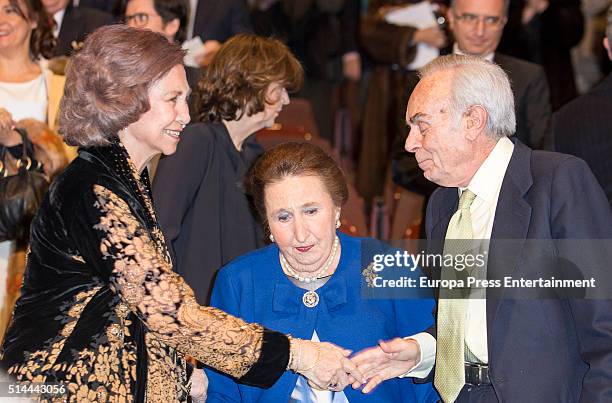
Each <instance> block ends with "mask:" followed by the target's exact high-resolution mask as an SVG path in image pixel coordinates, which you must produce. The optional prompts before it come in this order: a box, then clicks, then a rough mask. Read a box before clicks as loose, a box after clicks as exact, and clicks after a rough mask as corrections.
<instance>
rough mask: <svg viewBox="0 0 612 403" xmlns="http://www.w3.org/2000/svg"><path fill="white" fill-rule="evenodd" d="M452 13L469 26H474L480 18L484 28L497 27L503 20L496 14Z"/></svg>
mask: <svg viewBox="0 0 612 403" xmlns="http://www.w3.org/2000/svg"><path fill="white" fill-rule="evenodd" d="M453 14H454V16H455V18H456V19H458V20H459V21H461V22H462V23H464V24H465V25H468V26H471V27H473V26H476V25H477V24H478V23H479V22H480V20H482V21H483V22H484V26H485V27H486V28H499V27H500V26H501V25H502V23H503V21H504V19H503V18H502V17H500V16H498V15H476V14H472V13H463V14H456V13H454V12H453Z"/></svg>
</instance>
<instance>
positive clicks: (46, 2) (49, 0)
mask: <svg viewBox="0 0 612 403" xmlns="http://www.w3.org/2000/svg"><path fill="white" fill-rule="evenodd" d="M69 1H70V0H42V4H43V6H45V10H47V13H49V15H50V16H53V14H55V13H57V12H58V11H60V10H63V9H65V8H66V7H68V2H69Z"/></svg>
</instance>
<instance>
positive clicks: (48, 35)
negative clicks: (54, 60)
mask: <svg viewBox="0 0 612 403" xmlns="http://www.w3.org/2000/svg"><path fill="white" fill-rule="evenodd" d="M9 4H10V5H11V6H13V7H14V8H15V10H17V14H19V16H20V17H21V18H23V19H24V20H26V21H29V22H30V21H34V22H36V28H34V29H33V30H32V35H31V36H30V57H31V58H32V59H34V60H36V59H38V58H39V57H40V56H41V55H42V56H43V57H44V58H46V59H50V58H51V57H53V50H54V49H55V46H56V45H57V40H56V39H55V37H54V36H53V27H54V26H55V21H54V20H53V18H51V17H50V16H49V14H47V11H45V8H44V7H43V5H42V2H41V1H40V0H22V1H19V0H9ZM22 4H25V7H26V10H25V11H24V10H23V9H22V8H21V5H22Z"/></svg>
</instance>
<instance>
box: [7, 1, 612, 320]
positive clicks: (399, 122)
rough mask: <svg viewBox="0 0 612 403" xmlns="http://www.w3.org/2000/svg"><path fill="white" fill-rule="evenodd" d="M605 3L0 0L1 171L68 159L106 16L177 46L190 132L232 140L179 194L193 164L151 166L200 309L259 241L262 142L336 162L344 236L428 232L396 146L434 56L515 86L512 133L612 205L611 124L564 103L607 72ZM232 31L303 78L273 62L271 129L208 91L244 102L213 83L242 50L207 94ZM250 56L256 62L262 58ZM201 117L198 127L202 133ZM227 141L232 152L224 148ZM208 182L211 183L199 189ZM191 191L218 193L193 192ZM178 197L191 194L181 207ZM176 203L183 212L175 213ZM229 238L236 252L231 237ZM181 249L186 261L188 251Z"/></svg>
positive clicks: (423, 194) (52, 169) (415, 185)
mask: <svg viewBox="0 0 612 403" xmlns="http://www.w3.org/2000/svg"><path fill="white" fill-rule="evenodd" d="M609 5H610V1H609V0H583V1H580V0H454V1H443V0H442V1H432V2H426V1H425V2H422V1H420V0H369V1H367V0H362V1H359V0H248V1H244V0H209V1H198V0H121V1H114V2H113V1H110V0H0V144H2V147H3V148H6V150H7V154H6V156H4V154H3V158H4V161H3V164H2V167H3V168H2V169H3V170H4V171H2V172H3V175H13V174H15V172H16V171H17V170H18V169H19V167H18V166H16V162H18V161H21V160H24V159H25V158H29V159H31V160H34V161H38V162H40V166H41V169H42V170H43V171H44V173H45V175H47V176H48V178H49V179H52V178H53V176H55V175H56V174H57V173H59V172H60V171H61V170H62V168H63V167H65V166H66V165H67V164H68V162H69V161H70V160H72V159H73V158H74V157H75V155H76V152H77V151H76V149H74V148H73V147H70V146H67V145H66V144H65V143H62V141H61V136H60V135H59V134H58V133H57V119H58V115H59V112H58V111H59V108H61V105H60V100H61V97H62V94H63V87H64V83H65V74H64V70H65V66H66V64H67V63H70V58H71V56H72V55H73V54H74V53H75V52H78V51H79V49H80V48H81V46H82V43H83V41H84V39H85V38H86V37H87V35H88V34H90V33H91V32H93V31H95V30H96V29H97V28H99V27H101V26H104V25H108V24H116V23H125V24H127V25H129V26H131V27H135V28H142V29H150V30H153V31H155V32H159V33H161V34H162V35H164V36H165V37H166V38H167V39H168V41H174V42H178V43H183V48H184V49H185V50H186V55H185V59H184V61H185V65H186V73H187V80H188V82H189V85H190V87H191V89H192V91H193V94H192V95H191V97H190V100H189V109H190V114H191V125H192V126H193V127H194V128H192V129H191V130H192V131H194V132H195V131H198V130H205V131H211V132H214V131H215V130H218V128H217V129H215V126H214V125H213V124H214V123H215V122H217V123H219V122H230V123H226V124H225V126H226V127H227V128H228V133H229V135H230V138H231V140H232V142H233V144H232V143H227V144H225V145H223V144H221V143H214V144H213V145H210V146H207V147H210V148H209V149H208V150H209V155H208V157H206V158H207V159H206V161H211V162H210V163H207V164H204V163H201V165H206V166H207V169H210V171H208V172H210V175H212V176H209V177H206V178H205V177H204V176H203V175H201V176H200V177H198V178H199V179H197V180H196V179H194V183H193V184H191V185H188V184H185V183H183V184H185V186H183V187H181V186H178V187H177V186H176V185H177V184H178V183H179V182H180V180H181V178H186V177H190V175H192V174H193V172H194V170H196V169H195V168H194V167H193V166H192V165H191V164H190V163H185V164H183V165H184V166H181V164H180V158H181V157H179V155H180V154H181V152H180V151H181V150H180V149H179V152H178V153H177V155H175V156H174V157H173V159H170V158H167V159H165V158H162V160H161V161H160V162H159V163H158V162H157V161H152V162H151V164H150V166H149V173H150V174H151V176H153V174H155V178H156V179H154V180H153V194H154V202H155V204H156V208H158V212H157V213H158V215H159V220H160V222H161V224H162V230H163V231H164V235H166V237H167V242H168V243H169V245H170V248H169V249H170V250H171V252H172V253H173V254H177V253H180V251H183V252H182V254H181V256H182V257H178V261H179V262H181V259H183V260H184V261H185V263H184V267H185V268H184V269H183V268H182V266H181V265H179V269H178V270H179V272H180V273H181V274H182V275H183V276H184V277H185V278H187V279H189V278H190V274H189V270H190V269H189V268H188V266H189V265H190V263H189V261H193V262H197V263H198V264H200V263H202V258H201V257H200V256H198V255H197V253H196V252H201V253H203V254H204V255H205V256H206V258H204V259H205V260H206V264H207V265H208V266H210V267H209V268H207V270H208V271H207V272H206V274H205V275H204V276H203V277H204V279H202V278H201V277H202V276H200V275H198V276H199V277H198V276H196V279H194V280H193V281H203V282H204V285H202V290H201V291H198V299H199V300H201V302H202V303H204V302H207V298H208V296H209V291H210V290H209V289H210V287H211V281H212V280H211V279H212V278H213V277H214V273H215V271H216V269H217V268H218V267H220V266H221V265H224V264H227V263H228V262H229V261H231V260H232V259H233V258H235V257H237V256H238V255H240V254H242V253H245V252H247V251H249V250H253V249H255V248H257V247H259V246H261V245H263V244H264V242H265V240H266V236H265V231H266V230H265V228H264V227H263V226H262V225H261V223H258V222H257V220H256V219H255V218H254V217H255V216H254V215H252V214H251V212H250V210H249V203H248V202H249V201H250V199H249V198H248V197H246V198H245V196H244V193H243V190H242V189H241V188H240V189H237V188H236V186H235V183H236V182H237V181H240V180H241V178H243V176H244V175H245V173H246V171H247V170H248V169H249V167H250V165H251V164H252V162H253V161H254V160H256V158H257V157H258V156H259V155H260V154H261V153H262V152H263V150H265V149H268V148H270V147H272V146H273V145H275V144H277V143H279V142H282V141H285V140H298V141H304V142H312V143H314V144H316V145H318V146H320V147H321V148H322V149H324V150H326V151H327V152H328V153H329V154H330V155H332V156H333V157H334V159H336V161H337V162H338V164H339V165H340V166H341V167H342V169H343V170H344V173H345V175H346V176H347V178H348V188H349V196H348V203H347V206H346V208H345V210H343V217H342V219H341V220H340V227H341V230H343V231H344V232H346V233H349V234H352V235H362V236H366V235H371V236H374V237H376V238H380V239H390V238H394V239H397V238H419V237H423V236H424V235H423V230H422V228H423V225H422V222H423V212H424V208H425V206H426V203H427V199H428V198H429V196H430V195H431V193H432V192H433V191H434V189H435V188H436V187H437V185H435V184H433V183H432V182H429V181H427V180H426V179H425V178H424V177H423V176H422V173H421V171H420V169H419V167H418V162H417V161H416V159H415V156H414V155H413V154H409V153H407V152H406V151H405V150H404V143H405V141H406V137H407V134H408V130H409V128H408V126H407V124H406V116H405V111H406V104H407V100H408V98H409V96H410V94H411V92H412V90H413V89H414V87H415V86H416V84H417V83H418V82H419V77H418V74H417V69H418V68H419V67H422V66H423V65H424V64H425V63H426V62H428V61H430V60H431V59H432V58H434V57H436V56H438V55H444V54H450V53H458V54H469V55H473V56H478V57H482V58H485V59H488V60H490V61H493V62H495V63H497V64H499V65H500V66H501V67H502V68H503V69H504V71H506V73H507V74H508V76H509V77H510V79H511V83H512V90H513V93H514V97H515V109H516V116H517V130H516V134H515V136H516V137H517V138H518V139H519V140H520V141H522V142H523V143H525V144H527V145H528V146H529V147H531V148H534V149H547V150H557V151H562V152H565V153H570V154H575V155H577V156H579V157H581V158H583V159H585V160H586V161H587V163H589V165H590V166H591V169H592V170H593V172H594V173H595V176H596V177H597V179H598V180H599V181H600V184H601V186H602V187H603V188H604V190H605V191H606V194H607V196H608V198H609V199H610V201H611V203H612V180H611V179H612V166H611V165H610V163H609V156H610V155H612V137H611V136H610V135H609V132H608V134H607V135H603V134H602V135H599V134H597V133H596V132H597V131H598V130H600V129H599V128H598V127H595V126H597V125H596V124H593V125H592V126H593V127H588V126H589V124H587V122H585V121H582V122H581V123H584V124H585V125H586V126H587V127H585V125H583V126H582V127H581V126H580V125H579V124H578V123H575V121H576V120H577V114H579V113H581V112H580V110H579V109H577V108H578V106H576V104H575V103H574V102H573V101H574V100H576V99H580V98H578V97H579V96H580V95H581V94H588V93H590V92H591V91H594V90H593V88H598V87H597V86H598V85H603V84H600V82H603V83H604V84H605V83H606V81H609V80H610V79H609V76H608V75H609V73H610V55H611V54H610V50H609V46H608V42H607V40H608V39H607V38H609V37H610V34H611V32H610V17H609V15H607V14H606V12H607V10H608V7H609ZM411 13H413V14H411ZM241 33H254V34H257V35H260V36H263V37H273V38H276V39H278V40H279V41H280V42H282V43H284V44H286V46H287V47H288V48H289V50H290V51H291V53H293V55H294V56H295V59H296V60H297V61H298V62H299V63H300V64H301V66H302V69H303V73H304V74H303V83H302V85H301V87H300V85H299V81H302V78H301V73H299V74H298V73H297V70H299V69H298V67H296V66H294V65H292V63H293V62H292V60H293V59H291V60H289V59H287V57H288V56H286V55H284V56H283V55H276V56H274V57H279V58H280V59H279V60H281V59H282V60H284V61H283V62H282V63H286V65H287V66H291V67H286V66H285V67H283V69H284V70H283V71H282V72H279V71H274V72H273V73H270V74H272V75H266V76H262V78H260V80H264V81H263V82H264V84H265V85H264V86H263V87H262V89H261V90H262V91H269V90H270V86H271V85H273V84H275V85H277V86H278V85H280V87H279V88H277V92H278V94H277V95H276V96H277V103H276V105H277V107H278V109H277V111H276V112H279V116H278V118H277V119H276V122H274V120H275V119H274V118H276V115H275V116H274V117H273V118H272V120H271V121H269V122H268V121H267V120H265V119H264V120H261V121H262V122H264V121H265V122H268V123H269V124H261V122H259V121H258V122H255V123H253V122H251V121H249V120H248V119H242V117H236V116H233V117H231V116H229V115H227V116H226V115H224V114H223V113H224V111H226V109H225V108H231V100H220V98H214V99H210V98H211V95H210V94H211V93H213V92H214V91H217V92H218V93H219V94H220V95H218V96H219V97H221V95H222V93H223V92H227V93H231V94H234V95H235V96H236V97H239V96H246V97H254V95H253V94H247V95H244V94H240V93H239V91H235V90H234V89H232V87H231V85H234V84H235V83H236V82H239V81H240V80H236V79H235V78H234V77H229V78H228V77H225V76H224V74H230V73H231V72H232V71H230V70H229V69H230V68H231V66H232V62H233V61H235V60H238V59H240V58H241V57H248V56H249V55H248V54H247V53H248V52H249V50H248V49H245V50H244V53H243V54H241V53H240V52H236V53H233V54H231V55H229V56H228V55H225V57H230V58H229V59H227V61H225V62H224V64H223V66H222V69H221V70H223V68H226V69H227V71H225V72H223V71H219V72H217V73H215V74H217V75H216V76H215V79H216V80H219V82H224V83H227V86H225V87H223V86H221V87H220V88H214V87H213V86H211V84H210V82H208V83H204V84H203V82H202V81H201V79H202V76H203V75H204V74H213V73H212V72H207V69H210V68H211V67H210V66H214V65H213V64H212V63H213V60H214V58H215V57H216V56H217V54H218V53H219V52H220V49H222V46H223V44H224V43H226V42H227V41H228V40H230V39H231V38H232V37H234V36H235V35H237V34H241ZM604 43H605V45H604ZM258 57H260V58H262V60H263V58H266V57H270V54H265V53H264V54H262V56H258ZM291 57H293V56H291ZM273 62H274V60H272V59H270V60H269V63H271V64H273ZM237 63H238V62H237ZM279 63H280V62H279ZM277 64H278V63H277ZM260 68H261V69H263V68H264V67H262V66H260V65H256V64H253V65H243V64H241V65H240V66H239V67H237V69H243V70H244V69H247V70H249V69H253V70H251V72H252V73H255V72H256V71H255V70H254V69H260ZM275 68H279V67H278V66H277V65H275ZM292 69H293V70H292ZM257 71H260V70H257ZM82 74H88V72H87V71H83V72H82ZM262 74H263V73H262ZM266 74H267V73H266ZM274 74H275V75H274ZM298 76H299V77H298ZM245 79H246V78H245ZM223 80H225V81H223ZM236 85H238V84H236ZM608 85H609V84H608ZM607 90H608V91H605V92H604V93H605V95H601V96H602V97H605V99H606V102H607V103H606V104H605V105H607V106H612V96H610V92H609V91H612V88H608V89H607ZM287 91H290V92H291V94H290V96H291V103H289V97H288V95H287ZM585 96H588V95H585ZM207 97H208V98H207ZM227 105H230V106H227ZM215 108H219V110H217V109H215ZM281 110H282V111H281ZM602 115H605V116H599V115H597V118H600V117H601V119H602V121H605V120H609V118H607V114H606V113H605V112H604V111H602ZM587 121H588V122H591V121H593V119H587ZM202 122H208V123H209V125H208V126H206V128H203V127H204V126H197V125H198V124H200V123H202ZM607 124H609V123H607ZM600 125H601V126H605V123H601V122H600ZM13 127H20V128H23V129H24V130H25V132H26V133H27V136H28V139H29V141H30V142H31V143H32V149H31V154H29V155H24V151H23V150H25V149H24V148H23V147H21V144H22V139H21V138H20V137H19V136H16V135H15V134H14V133H15V132H14V131H11V130H9V129H11V128H13ZM189 127H190V126H188V130H189ZM198 127H199V128H200V129H198ZM577 132H580V133H577ZM583 132H584V134H585V137H587V135H588V136H591V135H592V136H593V138H590V139H585V140H584V141H583V142H582V143H581V142H580V141H579V140H577V139H575V138H574V137H573V136H577V135H578V134H580V135H582V134H583ZM254 133H255V135H253V134H254ZM188 136H189V134H188V133H187V135H186V138H188ZM210 136H213V134H210ZM597 136H600V137H597ZM219 141H221V140H219ZM234 146H235V147H234ZM213 147H216V148H214V149H213ZM223 147H226V148H225V149H227V150H230V149H231V150H232V153H230V152H229V151H228V152H227V153H226V154H224V153H225V151H224V150H225V149H224V148H223ZM593 148H595V149H596V150H595V151H594V150H593ZM236 150H237V151H238V152H236ZM184 152H187V151H186V150H185V151H184ZM218 156H223V157H218ZM194 158H196V157H195V156H194ZM202 158H204V157H202ZM219 158H224V159H219ZM177 161H178V162H177ZM184 161H185V160H183V162H184ZM214 164H217V165H214ZM17 165H18V164H17ZM213 165H214V166H213ZM211 167H212V168H211ZM228 170H229V171H228ZM212 179H214V181H213V180H212ZM207 180H208V181H210V183H208V182H206V184H204V183H205V182H201V183H200V182H196V181H207ZM213 182H214V183H213ZM189 186H192V188H189ZM200 186H203V187H205V188H206V189H208V190H210V192H211V193H215V194H223V195H225V198H218V199H217V200H209V199H210V197H209V198H208V199H207V198H206V197H204V196H202V195H197V189H199V188H200ZM181 192H182V193H181ZM186 194H189V195H190V196H189V197H191V199H189V198H186V199H185V200H182V199H181V197H183V196H184V195H186ZM185 197H187V196H185ZM213 199H214V197H213ZM178 200H181V201H182V203H181V202H179V201H178ZM194 200H197V203H198V204H199V205H205V206H206V207H207V208H208V209H211V208H212V207H210V206H214V209H216V210H213V213H214V214H212V215H210V214H209V213H210V212H204V213H199V212H197V209H195V208H192V207H190V206H191V205H192V204H193V203H195V202H194ZM202 203H208V204H202ZM177 205H180V206H182V207H180V209H182V210H181V211H179V212H177V210H176V209H177V208H178V207H176V206H177ZM224 208H226V209H231V210H230V211H229V213H228V212H227V211H225V215H226V216H227V217H224V218H221V219H219V217H218V215H215V214H216V213H217V212H218V213H219V215H221V214H224V213H223V211H224ZM198 214H204V216H206V214H209V215H210V217H209V218H205V219H204V221H200V222H205V223H206V224H200V225H201V227H200V228H199V230H198V229H197V228H195V229H194V228H188V229H186V228H184V227H181V225H183V221H184V219H185V217H192V216H193V215H196V216H197V217H200V218H201V216H199V215H198ZM212 216H214V218H211V217H212ZM245 223H247V224H246V225H247V226H248V227H249V230H248V234H247V233H246V232H245V230H244V227H237V228H236V226H239V225H245ZM211 226H212V227H215V226H216V227H218V228H219V230H220V232H221V233H223V231H226V232H224V235H223V236H220V237H215V242H213V241H212V240H211V241H210V242H207V243H206V245H208V246H209V247H210V248H213V249H214V250H208V249H206V247H205V246H204V247H202V246H199V248H200V250H198V244H201V242H200V241H201V238H199V237H203V236H205V235H204V234H202V233H201V230H202V227H204V228H211ZM228 228H230V229H228ZM251 229H252V230H251ZM189 237H191V239H189ZM194 240H195V241H197V242H195V243H194ZM220 240H221V241H220ZM222 240H225V242H226V244H225V245H224V244H223V242H222ZM217 242H220V243H221V244H219V245H217V244H216V243H217ZM238 243H239V244H240V245H241V247H237V248H234V247H233V246H228V245H235V244H238ZM213 244H215V245H214V246H213ZM245 245H246V246H245ZM26 250H27V242H26V240H25V238H23V239H4V240H3V242H1V243H0V305H1V306H2V307H3V309H2V312H0V329H2V331H3V330H4V328H5V327H6V325H7V323H8V320H9V318H10V311H11V309H12V306H13V304H14V301H15V299H16V298H17V296H18V290H19V287H20V284H21V278H22V275H23V270H24V265H25V254H26ZM221 250H222V252H220V251H221ZM190 253H196V255H194V256H193V257H187V255H188V254H190ZM173 257H174V258H175V259H177V256H173ZM191 264H194V263H191ZM181 270H183V271H181Z"/></svg>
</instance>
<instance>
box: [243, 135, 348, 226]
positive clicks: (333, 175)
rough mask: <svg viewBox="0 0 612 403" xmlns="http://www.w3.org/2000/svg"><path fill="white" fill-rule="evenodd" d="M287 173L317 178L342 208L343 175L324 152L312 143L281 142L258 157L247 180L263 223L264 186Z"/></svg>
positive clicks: (344, 185) (286, 175)
mask: <svg viewBox="0 0 612 403" xmlns="http://www.w3.org/2000/svg"><path fill="white" fill-rule="evenodd" d="M289 176H314V177H317V178H319V179H320V180H321V182H323V186H324V187H325V189H326V190H327V192H328V193H329V195H330V196H331V198H332V200H333V202H334V205H335V206H336V207H341V206H342V205H343V204H344V203H346V200H347V199H348V187H347V185H346V179H345V178H344V174H343V173H342V170H341V169H340V167H339V166H338V164H336V162H335V161H334V159H333V158H332V157H330V156H329V155H327V154H326V153H325V151H323V150H322V149H321V148H320V147H318V146H316V145H314V144H311V143H295V142H288V143H282V144H279V145H277V146H276V147H274V148H272V149H270V150H268V151H266V152H265V153H264V154H263V155H262V156H261V157H259V159H257V161H256V162H255V164H254V165H253V167H252V168H251V170H250V171H249V174H248V176H247V179H246V185H247V189H248V191H249V193H250V194H251V196H252V198H253V203H254V204H255V208H256V209H257V212H258V213H259V215H260V217H261V219H262V221H263V222H264V223H265V222H266V221H267V219H266V207H265V191H266V187H267V186H268V185H271V184H273V183H276V182H278V181H281V180H283V179H284V178H286V177H289Z"/></svg>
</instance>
